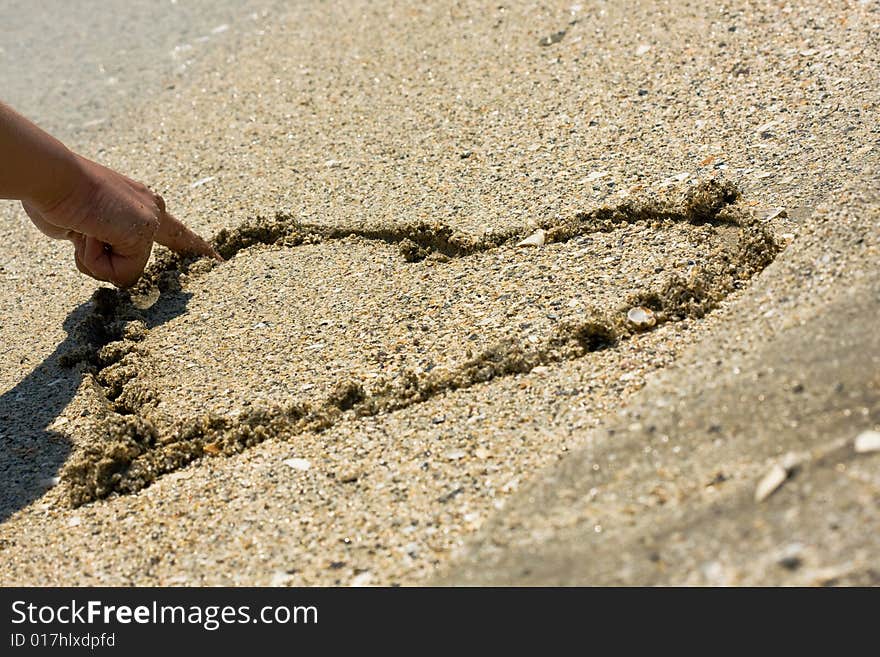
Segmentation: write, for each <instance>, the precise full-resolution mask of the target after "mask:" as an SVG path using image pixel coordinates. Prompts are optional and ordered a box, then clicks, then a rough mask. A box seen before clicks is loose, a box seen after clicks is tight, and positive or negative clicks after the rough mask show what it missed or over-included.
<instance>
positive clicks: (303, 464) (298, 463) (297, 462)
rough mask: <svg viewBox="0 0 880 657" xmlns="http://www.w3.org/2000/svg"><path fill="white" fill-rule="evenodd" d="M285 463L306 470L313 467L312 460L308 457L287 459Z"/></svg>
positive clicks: (295, 468) (296, 468)
mask: <svg viewBox="0 0 880 657" xmlns="http://www.w3.org/2000/svg"><path fill="white" fill-rule="evenodd" d="M284 465H286V466H288V467H290V468H293V469H294V470H299V471H300V472H305V471H306V470H308V469H309V468H311V467H312V462H311V461H309V460H308V459H287V460H285V461H284Z"/></svg>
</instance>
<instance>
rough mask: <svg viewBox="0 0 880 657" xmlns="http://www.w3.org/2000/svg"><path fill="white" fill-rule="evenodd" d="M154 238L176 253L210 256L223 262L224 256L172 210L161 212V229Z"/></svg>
mask: <svg viewBox="0 0 880 657" xmlns="http://www.w3.org/2000/svg"><path fill="white" fill-rule="evenodd" d="M154 239H155V240H156V241H157V242H158V243H159V244H162V245H164V246H167V247H168V248H169V249H171V250H172V251H174V252H175V253H179V254H181V255H200V256H209V257H211V258H214V259H215V260H218V261H220V262H223V258H221V257H220V254H218V253H217V252H216V251H215V250H214V248H213V247H212V246H211V245H210V244H208V242H206V241H205V240H203V239H202V238H201V237H199V236H198V235H196V234H195V233H194V232H192V231H191V230H190V229H189V228H187V227H186V226H185V225H184V224H183V223H182V222H180V221H179V220H178V219H176V218H175V217H174V215H172V214H171V213H170V212H164V211H163V212H162V213H161V218H160V220H159V230H157V231H156V235H155V237H154Z"/></svg>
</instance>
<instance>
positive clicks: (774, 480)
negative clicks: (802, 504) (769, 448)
mask: <svg viewBox="0 0 880 657" xmlns="http://www.w3.org/2000/svg"><path fill="white" fill-rule="evenodd" d="M786 479H788V471H787V470H786V469H785V468H783V467H782V466H781V465H779V464H778V463H777V464H776V465H774V466H773V467H772V468H770V470H769V471H768V472H767V474H765V475H764V477H763V478H762V479H761V481H759V482H758V486H757V488H755V501H756V502H763V501H764V500H766V499H767V498H768V497H770V495H772V494H773V492H774V491H775V490H776V489H777V488H779V487H780V486H781V485H782V484H783V483H785V480H786Z"/></svg>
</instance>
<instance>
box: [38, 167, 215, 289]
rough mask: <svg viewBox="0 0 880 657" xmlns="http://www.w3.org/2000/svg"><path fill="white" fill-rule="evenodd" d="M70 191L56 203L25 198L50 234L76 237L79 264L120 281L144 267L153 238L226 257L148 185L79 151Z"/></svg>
mask: <svg viewBox="0 0 880 657" xmlns="http://www.w3.org/2000/svg"><path fill="white" fill-rule="evenodd" d="M75 161H76V164H77V165H78V166H77V168H78V170H79V175H77V176H76V182H75V183H74V184H73V187H72V189H71V190H70V191H69V193H67V194H65V195H64V196H63V197H62V199H61V200H60V201H58V202H56V203H52V204H51V205H46V206H40V205H38V204H35V203H34V202H28V201H22V205H23V207H24V209H25V212H27V214H28V216H29V217H30V218H31V221H33V222H34V224H35V225H36V227H37V228H39V229H40V230H41V231H42V232H43V233H45V234H46V235H48V236H49V237H52V238H55V239H67V240H70V241H71V242H73V245H74V259H75V260H76V266H77V269H79V270H80V271H81V272H82V273H84V274H86V275H88V276H91V277H92V278H95V279H97V280H100V281H109V282H111V283H113V284H114V285H116V286H118V287H128V286H130V285H133V284H134V283H135V282H136V281H137V280H138V278H140V275H141V274H142V273H143V271H144V267H145V266H146V264H147V260H148V259H149V257H150V252H151V250H152V248H153V241H154V240H155V241H156V242H159V244H163V245H165V246H167V247H168V248H170V249H171V250H173V251H175V252H177V253H181V254H186V255H206V256H211V257H213V258H216V259H218V260H222V258H220V256H219V255H218V254H217V253H216V252H215V251H214V249H213V248H211V246H210V245H209V244H208V243H207V242H206V241H205V240H203V239H202V238H201V237H199V236H198V235H196V234H195V233H193V232H192V231H191V230H189V229H188V228H187V227H186V226H185V225H183V224H182V223H181V222H179V221H178V220H177V219H175V218H174V217H173V216H172V215H171V214H169V213H168V212H167V211H166V209H165V201H164V200H163V199H162V197H161V196H159V195H158V194H156V193H155V192H153V191H152V190H150V189H149V188H148V187H146V186H145V185H142V184H141V183H139V182H136V181H134V180H131V179H130V178H127V177H126V176H123V175H122V174H119V173H117V172H115V171H113V170H112V169H108V168H107V167H104V166H101V165H100V164H97V163H96V162H92V161H91V160H88V159H86V158H84V157H81V156H79V155H76V156H75Z"/></svg>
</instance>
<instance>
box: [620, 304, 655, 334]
mask: <svg viewBox="0 0 880 657" xmlns="http://www.w3.org/2000/svg"><path fill="white" fill-rule="evenodd" d="M626 318H627V319H628V320H629V323H630V324H632V325H633V326H634V327H636V328H640V329H644V328H651V327H652V326H654V324H656V323H657V318H656V317H654V311H653V310H651V309H650V308H645V307H644V306H636V307H635V308H630V309H629V310H628V311H627V313H626Z"/></svg>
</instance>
